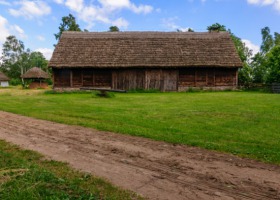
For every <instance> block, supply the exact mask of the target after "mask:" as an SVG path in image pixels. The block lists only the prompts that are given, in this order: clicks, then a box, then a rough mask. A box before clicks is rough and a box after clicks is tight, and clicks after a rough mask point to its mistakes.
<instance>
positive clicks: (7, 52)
mask: <svg viewBox="0 0 280 200" xmlns="http://www.w3.org/2000/svg"><path fill="white" fill-rule="evenodd" d="M1 60H2V63H1V69H2V71H3V72H5V73H7V75H8V76H9V77H10V78H13V79H17V80H19V79H20V76H21V75H23V74H24V73H25V72H26V71H27V70H28V69H30V68H32V67H34V66H38V67H41V68H42V69H44V70H47V65H48V61H47V60H46V59H45V57H44V56H43V54H42V53H41V52H31V50H30V49H26V50H25V48H24V44H23V42H22V41H20V40H18V39H17V38H16V37H15V36H8V37H7V39H6V41H5V43H4V44H3V52H2V56H1ZM21 81H22V84H24V82H23V80H21Z"/></svg>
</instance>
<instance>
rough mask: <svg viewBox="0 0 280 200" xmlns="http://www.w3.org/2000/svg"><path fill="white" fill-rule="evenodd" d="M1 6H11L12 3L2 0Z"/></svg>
mask: <svg viewBox="0 0 280 200" xmlns="http://www.w3.org/2000/svg"><path fill="white" fill-rule="evenodd" d="M0 5H4V6H10V5H11V3H9V2H7V1H5V0H0Z"/></svg>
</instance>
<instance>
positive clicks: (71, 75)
mask: <svg viewBox="0 0 280 200" xmlns="http://www.w3.org/2000/svg"><path fill="white" fill-rule="evenodd" d="M70 87H71V88H72V87H73V70H70Z"/></svg>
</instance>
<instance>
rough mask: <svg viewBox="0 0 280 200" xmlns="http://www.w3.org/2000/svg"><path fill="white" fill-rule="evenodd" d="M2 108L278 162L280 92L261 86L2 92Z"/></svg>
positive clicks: (0, 99)
mask: <svg viewBox="0 0 280 200" xmlns="http://www.w3.org/2000/svg"><path fill="white" fill-rule="evenodd" d="M0 110H5V111H9V112H13V113H18V114H22V115H27V116H31V117H36V118H41V119H46V120H51V121H56V122H60V123H66V124H74V125H81V126H86V127H91V128H97V129H99V130H106V131H113V132H118V133H123V134H130V135H136V136H142V137H147V138H152V139H154V140H162V141H167V142H171V143H180V144H187V145H193V146H200V147H203V148H207V149H213V150H218V151H223V152H229V153H233V154H237V155H240V156H245V157H250V158H254V159H258V160H262V161H265V162H271V163H277V164H280V128H279V127H280V125H279V124H280V117H279V116H280V95H277V94H269V93H260V92H204V93H127V94H115V97H114V98H93V97H92V94H78V93H77V94H75V93H73V94H43V92H41V93H38V92H37V91H34V93H33V92H32V91H31V90H30V91H28V90H25V91H18V90H15V91H13V90H10V91H9V90H5V91H4V92H2V93H0Z"/></svg>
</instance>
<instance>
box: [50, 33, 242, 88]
mask: <svg viewBox="0 0 280 200" xmlns="http://www.w3.org/2000/svg"><path fill="white" fill-rule="evenodd" d="M49 67H51V68H52V70H53V80H54V88H80V87H103V88H112V89H123V90H130V89H147V90H148V89H158V90H161V91H184V90H187V89H189V88H212V89H228V88H230V89H232V88H236V87H237V84H238V82H237V80H238V78H237V77H238V68H240V67H242V62H241V60H240V58H239V56H238V53H237V51H236V49H235V46H234V43H233V41H232V39H231V37H230V34H229V33H228V32H211V33H195V32H186V33H182V32H100V33H96V32H64V33H63V34H62V36H61V38H60V41H59V43H58V44H57V46H56V48H55V50H54V53H53V56H52V58H51V60H50V62H49Z"/></svg>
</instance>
